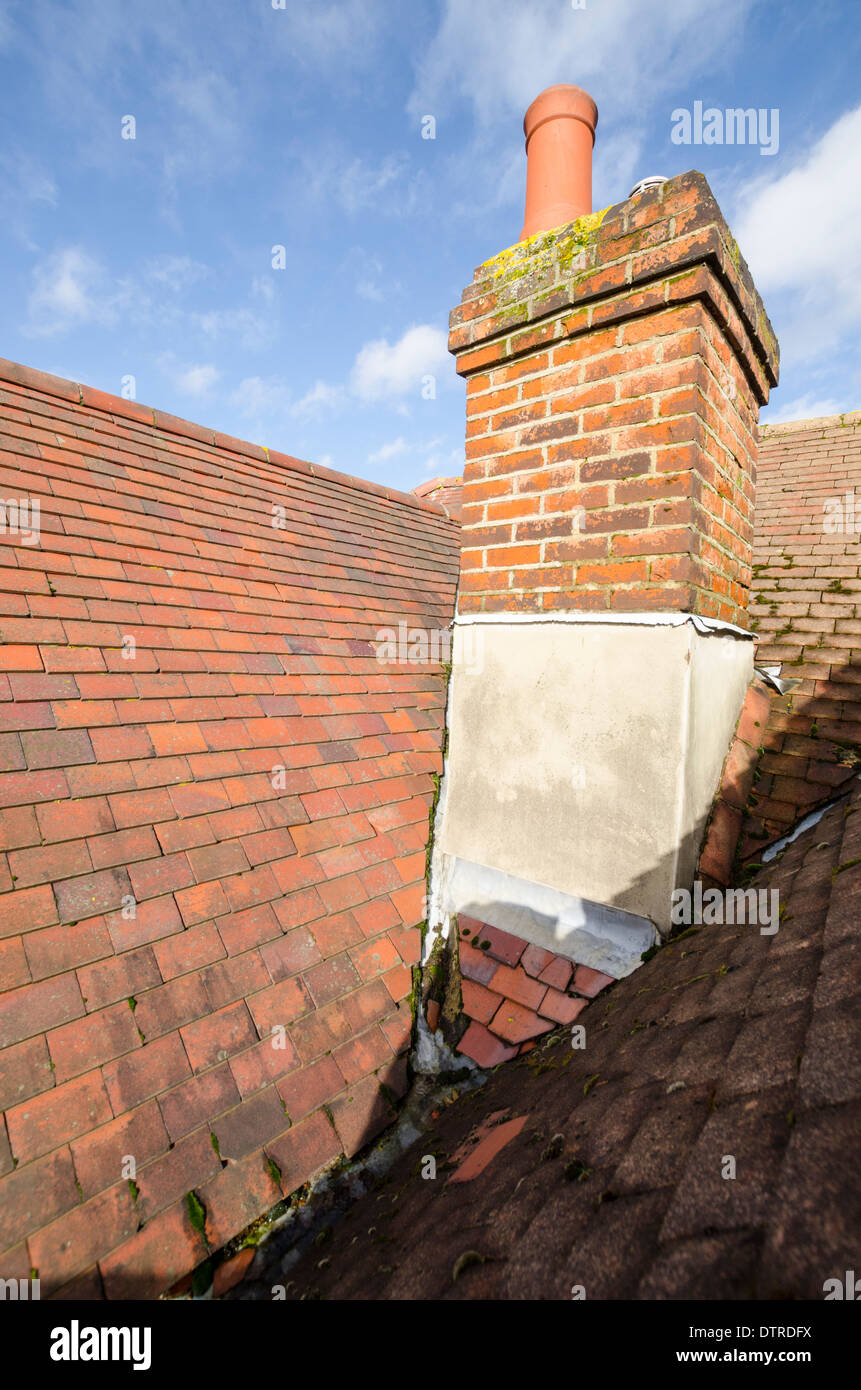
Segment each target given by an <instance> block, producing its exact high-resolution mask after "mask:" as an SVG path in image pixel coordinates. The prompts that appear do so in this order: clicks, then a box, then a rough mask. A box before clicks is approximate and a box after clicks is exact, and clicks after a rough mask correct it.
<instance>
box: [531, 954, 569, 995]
mask: <svg viewBox="0 0 861 1390" xmlns="http://www.w3.org/2000/svg"><path fill="white" fill-rule="evenodd" d="M573 971H574V966H573V965H572V963H571V961H570V960H565V958H564V957H563V956H554V957H553V959H552V961H551V962H550V964H549V965H548V966H546V967H545V968H544V970H542V971H541V974H540V975H539V976H538V978H539V980H540V981H541V983H542V984H543V985H551V986H552V987H553V989H559V990H564V989H567V988H568V982H569V980H570V979H571V975H572V973H573Z"/></svg>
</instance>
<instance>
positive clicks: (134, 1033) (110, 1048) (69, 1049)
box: [47, 1001, 140, 1086]
mask: <svg viewBox="0 0 861 1390" xmlns="http://www.w3.org/2000/svg"><path fill="white" fill-rule="evenodd" d="M47 1041H48V1050H49V1052H50V1054H51V1061H52V1062H53V1064H54V1078H55V1081H56V1083H57V1085H58V1086H59V1085H60V1084H61V1083H62V1082H63V1081H67V1080H68V1079H69V1078H70V1077H72V1076H78V1075H79V1074H80V1073H81V1072H85V1071H91V1070H92V1068H94V1067H98V1066H100V1065H101V1064H102V1063H103V1062H109V1061H112V1060H113V1058H114V1057H119V1056H122V1054H123V1053H125V1052H132V1051H134V1049H135V1048H137V1047H140V1038H139V1036H138V1030H137V1027H136V1026H135V1018H134V1016H133V1014H132V1010H131V1009H130V1008H129V1005H128V1004H127V1003H126V1002H125V1001H123V1002H122V1003H121V1004H113V1005H111V1006H110V1007H109V1008H107V1009H102V1010H100V1012H98V1013H92V1014H88V1015H87V1016H86V1017H84V1018H81V1019H78V1020H77V1022H75V1023H67V1024H66V1025H65V1027H62V1028H54V1029H52V1030H51V1031H50V1032H49V1033H48V1038H47Z"/></svg>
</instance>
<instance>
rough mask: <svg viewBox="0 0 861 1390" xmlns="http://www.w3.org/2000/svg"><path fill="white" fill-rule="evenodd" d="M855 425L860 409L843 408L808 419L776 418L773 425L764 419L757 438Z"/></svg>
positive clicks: (858, 422) (859, 416)
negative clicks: (840, 411) (838, 411)
mask: <svg viewBox="0 0 861 1390" xmlns="http://www.w3.org/2000/svg"><path fill="white" fill-rule="evenodd" d="M855 425H861V409H859V410H844V411H843V412H842V414H840V415H813V416H811V417H810V419H808V420H776V421H775V422H774V424H773V425H772V424H770V423H769V421H768V420H764V421H763V422H762V423H761V424H760V426H759V438H760V440H766V439H770V438H771V436H772V435H773V434H792V432H793V431H794V430H809V429H820V428H821V429H828V428H829V427H831V428H836V429H840V428H841V427H842V428H845V429H850V428H852V427H854V426H855Z"/></svg>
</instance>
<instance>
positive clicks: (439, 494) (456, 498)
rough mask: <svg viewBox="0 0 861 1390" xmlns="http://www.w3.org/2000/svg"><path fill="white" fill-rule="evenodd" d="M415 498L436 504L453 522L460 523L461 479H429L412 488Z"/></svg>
mask: <svg viewBox="0 0 861 1390" xmlns="http://www.w3.org/2000/svg"><path fill="white" fill-rule="evenodd" d="M413 492H414V493H415V495H416V497H426V498H428V499H429V500H430V501H433V502H438V503H439V505H440V506H441V507H443V508H444V509H445V511H446V512H447V513H448V515H449V516H450V517H451V518H452V520H453V521H460V519H461V516H462V514H463V478H430V479H429V480H428V481H427V482H426V483H419V485H418V487H414V488H413Z"/></svg>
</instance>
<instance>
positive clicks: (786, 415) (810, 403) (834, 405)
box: [762, 395, 858, 425]
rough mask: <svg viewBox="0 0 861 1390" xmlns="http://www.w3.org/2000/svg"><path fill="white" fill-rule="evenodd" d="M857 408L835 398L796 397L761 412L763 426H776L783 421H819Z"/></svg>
mask: <svg viewBox="0 0 861 1390" xmlns="http://www.w3.org/2000/svg"><path fill="white" fill-rule="evenodd" d="M857 408H858V407H857V406H855V405H851V404H850V403H848V402H847V401H842V402H841V401H840V400H838V399H837V397H836V396H813V395H807V396H796V398H795V400H792V401H786V402H785V403H781V404H780V405H776V406H767V407H766V408H765V410H764V411H763V412H762V423H763V424H764V425H777V424H779V423H780V422H781V421H783V420H820V419H822V418H823V417H824V416H828V415H842V414H843V413H844V412H845V411H847V410H857Z"/></svg>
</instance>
